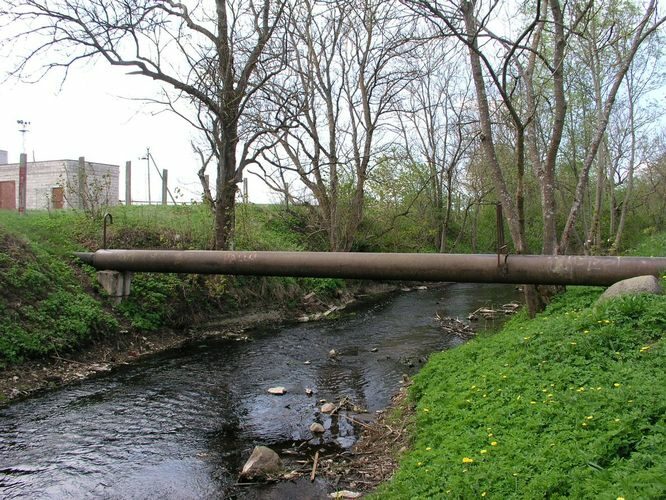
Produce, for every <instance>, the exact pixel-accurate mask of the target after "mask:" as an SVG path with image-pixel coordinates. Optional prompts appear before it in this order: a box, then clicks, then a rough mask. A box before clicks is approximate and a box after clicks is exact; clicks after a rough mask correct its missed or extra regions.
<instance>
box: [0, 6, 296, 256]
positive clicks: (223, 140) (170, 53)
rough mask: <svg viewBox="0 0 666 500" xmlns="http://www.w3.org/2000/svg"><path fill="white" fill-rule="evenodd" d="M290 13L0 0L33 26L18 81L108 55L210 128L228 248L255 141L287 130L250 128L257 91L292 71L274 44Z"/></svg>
mask: <svg viewBox="0 0 666 500" xmlns="http://www.w3.org/2000/svg"><path fill="white" fill-rule="evenodd" d="M286 9H287V4H286V1H285V0H259V1H257V2H245V1H243V0H237V1H235V0H215V2H214V3H213V2H211V3H210V5H205V6H204V4H203V3H202V2H195V3H192V4H189V3H188V4H185V3H181V2H178V1H176V0H132V1H118V2H116V1H107V0H54V1H48V0H20V1H13V0H3V1H2V2H0V16H3V17H4V18H5V19H8V20H10V21H11V23H15V24H14V26H25V27H26V28H25V29H24V30H23V31H22V32H20V33H19V34H17V35H13V36H12V37H11V38H10V39H9V41H8V42H6V43H7V44H9V45H10V48H11V49H12V50H13V51H15V52H18V53H20V54H21V55H22V59H21V60H20V62H19V63H18V65H17V68H16V70H15V72H14V73H15V75H17V76H20V77H24V78H33V79H39V78H41V77H42V76H43V75H45V74H46V73H48V72H50V71H53V70H62V71H63V72H64V73H63V74H64V77H66V75H67V73H68V72H69V71H70V70H71V69H73V68H74V66H75V65H76V64H77V63H80V62H84V61H86V60H97V59H100V58H101V59H103V60H105V61H106V62H108V63H109V64H111V65H112V66H117V67H122V68H127V70H128V71H129V74H132V75H141V76H144V77H147V78H151V79H153V80H156V81H158V82H161V83H163V84H164V92H163V96H162V98H158V99H155V98H154V97H149V100H153V101H157V102H159V103H160V104H163V105H165V106H167V107H168V108H170V109H173V110H174V111H176V112H177V113H178V114H180V115H181V116H183V117H184V118H186V119H187V120H188V121H189V122H190V123H191V124H192V125H193V127H195V128H196V129H198V130H200V131H201V132H203V133H204V134H205V142H206V144H207V146H206V147H205V148H204V150H205V151H204V150H201V152H202V162H203V168H204V170H205V166H206V165H208V164H209V163H210V162H211V160H214V163H215V164H216V167H217V170H216V174H217V175H216V177H217V181H216V190H215V195H214V196H213V195H212V194H211V190H210V187H209V186H207V185H204V191H205V192H206V193H207V196H208V197H209V201H210V202H211V204H212V207H213V210H214V212H215V246H216V248H218V249H226V248H228V247H229V245H230V243H231V237H232V230H233V215H234V209H235V195H236V191H237V184H238V183H239V182H240V181H241V179H242V175H243V170H244V168H245V167H246V166H247V165H248V164H249V163H252V162H253V161H254V160H255V158H256V154H257V152H256V151H255V150H254V149H253V144H254V143H255V141H257V140H258V139H259V138H260V136H261V135H262V133H263V132H264V129H265V128H268V129H275V128H276V127H279V126H280V124H281V120H280V119H279V117H272V116H264V118H263V119H262V120H261V121H260V123H258V122H257V121H255V122H254V124H255V125H257V124H258V125H259V126H258V127H250V126H246V122H247V120H246V117H247V113H248V110H249V108H250V107H251V106H252V105H253V100H254V98H255V96H256V94H257V93H258V92H259V91H260V89H261V88H262V87H263V86H265V85H266V83H267V82H269V81H270V80H271V79H272V78H273V76H274V75H276V74H277V73H279V72H280V71H281V70H282V68H283V66H284V60H285V57H286V53H285V51H284V50H283V47H282V46H281V45H280V44H277V46H276V47H272V46H271V40H272V39H273V37H274V35H275V33H276V31H277V30H278V26H279V24H280V22H281V21H282V20H283V18H285V17H286V15H285V11H286ZM13 29H15V28H13ZM19 29H20V28H19ZM181 103H182V104H185V106H184V107H180V105H181ZM273 118H277V120H273ZM241 144H242V148H241V149H240V151H239V146H240V145H241ZM201 178H202V179H204V178H205V177H204V175H203V174H202V175H201Z"/></svg>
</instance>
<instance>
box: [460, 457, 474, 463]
mask: <svg viewBox="0 0 666 500" xmlns="http://www.w3.org/2000/svg"><path fill="white" fill-rule="evenodd" d="M462 463H464V464H471V463H474V459H473V458H469V457H463V459H462Z"/></svg>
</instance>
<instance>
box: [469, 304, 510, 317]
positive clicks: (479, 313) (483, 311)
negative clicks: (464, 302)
mask: <svg viewBox="0 0 666 500" xmlns="http://www.w3.org/2000/svg"><path fill="white" fill-rule="evenodd" d="M518 309H520V304H518V303H516V302H510V303H508V304H504V305H502V306H500V307H499V308H497V309H492V308H490V307H479V308H478V309H477V310H476V311H474V312H472V313H471V314H470V315H469V316H468V317H467V319H469V320H472V321H474V320H477V319H479V317H482V318H483V319H494V318H496V317H497V316H500V315H502V314H515V313H516V312H518Z"/></svg>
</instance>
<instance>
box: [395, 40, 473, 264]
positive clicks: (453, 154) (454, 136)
mask: <svg viewBox="0 0 666 500" xmlns="http://www.w3.org/2000/svg"><path fill="white" fill-rule="evenodd" d="M411 56H412V58H413V60H416V61H419V63H420V64H421V67H422V69H421V71H420V74H419V75H418V77H417V78H414V79H413V80H411V81H410V82H409V85H408V86H407V87H406V88H405V97H404V98H403V99H402V103H403V104H402V108H401V110H400V113H398V119H399V120H400V133H401V135H402V136H403V142H404V148H405V151H406V153H407V158H408V159H409V161H410V162H411V163H413V164H415V165H423V167H424V169H425V171H424V174H423V177H425V184H426V186H427V189H426V190H425V191H426V194H427V195H428V201H429V204H430V208H431V212H432V213H433V216H434V217H433V219H434V220H433V222H434V233H435V236H436V238H435V248H437V249H438V250H439V252H446V251H447V242H448V239H449V236H450V234H449V233H450V228H451V223H452V217H453V199H454V197H455V196H456V194H459V193H460V192H461V191H462V190H460V179H459V175H460V170H461V167H462V165H463V163H464V160H465V158H466V157H467V155H468V153H469V150H470V148H471V146H472V144H473V143H474V141H475V139H476V138H477V130H478V127H476V124H475V120H474V116H473V115H472V109H473V105H472V95H471V93H472V92H471V87H470V83H469V75H468V74H467V73H466V72H465V71H462V68H461V67H460V64H461V63H463V61H462V60H461V59H462V57H461V54H460V48H459V47H458V46H457V45H456V44H454V43H451V40H442V39H435V40H432V41H431V42H430V43H429V44H428V45H426V46H423V47H421V48H420V49H419V50H418V52H416V51H415V52H413V53H412V54H411Z"/></svg>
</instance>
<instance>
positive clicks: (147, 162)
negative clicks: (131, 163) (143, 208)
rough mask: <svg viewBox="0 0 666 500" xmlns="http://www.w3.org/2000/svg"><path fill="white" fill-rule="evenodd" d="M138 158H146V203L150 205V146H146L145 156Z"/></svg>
mask: <svg viewBox="0 0 666 500" xmlns="http://www.w3.org/2000/svg"><path fill="white" fill-rule="evenodd" d="M139 160H146V172H147V173H148V205H152V201H153V200H152V199H151V196H150V148H146V156H143V157H141V158H139Z"/></svg>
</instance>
